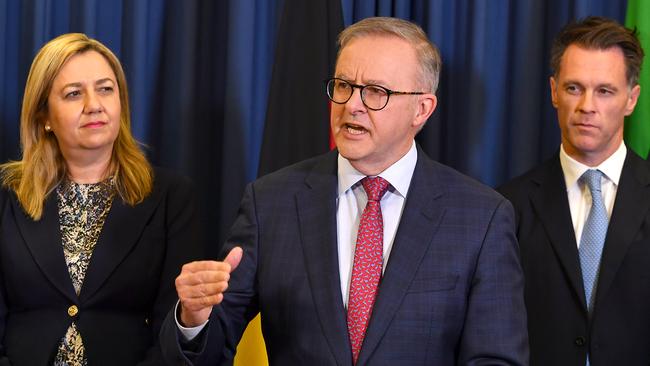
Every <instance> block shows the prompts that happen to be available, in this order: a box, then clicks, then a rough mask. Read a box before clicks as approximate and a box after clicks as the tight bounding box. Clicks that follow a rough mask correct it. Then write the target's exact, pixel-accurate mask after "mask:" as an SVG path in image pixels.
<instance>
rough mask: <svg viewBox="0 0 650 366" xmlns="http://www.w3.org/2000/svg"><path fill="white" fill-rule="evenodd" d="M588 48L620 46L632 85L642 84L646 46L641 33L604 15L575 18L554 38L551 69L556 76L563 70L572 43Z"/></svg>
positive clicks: (627, 75)
mask: <svg viewBox="0 0 650 366" xmlns="http://www.w3.org/2000/svg"><path fill="white" fill-rule="evenodd" d="M572 44H573V45H576V46H579V47H581V48H585V49H597V50H606V49H609V48H612V47H618V48H620V50H621V51H623V56H624V57H625V68H626V70H625V75H626V77H627V82H628V85H629V86H634V85H636V84H638V83H639V72H640V71H641V64H642V62H643V55H644V53H643V48H641V43H640V42H639V37H638V32H637V30H636V28H635V29H629V28H626V27H624V26H622V25H621V24H619V23H618V22H616V21H615V20H612V19H608V18H604V17H595V16H591V17H587V18H584V19H582V20H580V21H572V22H570V23H569V24H567V25H566V26H564V28H562V30H561V31H560V33H559V34H558V35H557V36H556V37H555V40H554V41H553V46H552V47H551V70H552V72H553V75H554V76H556V77H557V76H558V74H559V73H560V63H561V62H562V56H563V55H564V52H565V51H566V49H567V47H569V46H570V45H572Z"/></svg>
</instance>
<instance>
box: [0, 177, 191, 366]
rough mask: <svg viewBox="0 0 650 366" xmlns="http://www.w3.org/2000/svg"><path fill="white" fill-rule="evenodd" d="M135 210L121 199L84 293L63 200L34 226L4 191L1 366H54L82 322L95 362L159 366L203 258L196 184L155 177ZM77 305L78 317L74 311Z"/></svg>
mask: <svg viewBox="0 0 650 366" xmlns="http://www.w3.org/2000/svg"><path fill="white" fill-rule="evenodd" d="M154 179H155V182H154V189H153V192H152V193H151V195H150V196H149V197H147V198H146V199H145V201H144V202H142V203H140V204H138V205H136V206H134V207H132V206H128V205H126V204H124V203H123V202H122V200H121V199H120V198H119V196H116V197H115V199H114V201H113V205H112V207H111V210H110V212H109V214H108V217H107V218H106V221H105V223H104V227H103V229H102V232H101V233H100V235H99V239H98V241H97V244H96V246H95V250H94V252H93V255H92V259H91V263H90V266H89V268H88V270H87V272H86V276H85V280H84V283H83V286H82V289H81V293H80V295H79V296H77V295H76V294H75V291H74V288H73V286H72V282H71V280H70V275H69V273H68V268H67V267H66V263H65V259H64V255H63V248H62V244H61V235H60V231H59V215H58V206H57V198H56V194H50V196H49V198H48V199H47V201H46V203H45V209H44V213H43V216H42V218H41V220H40V221H33V220H32V219H31V218H29V216H27V215H26V214H25V213H24V211H23V210H22V208H21V207H20V205H19V204H18V202H17V200H16V197H15V195H14V193H13V192H9V191H7V190H5V189H3V190H2V191H1V193H0V220H1V221H0V336H1V337H2V343H1V348H0V365H40V366H43V365H51V364H52V359H53V356H54V355H55V354H56V350H57V347H58V345H59V342H60V341H61V338H62V337H63V336H64V335H65V332H66V330H67V328H68V327H69V326H70V324H71V322H72V321H73V320H74V321H75V323H76V324H77V328H78V329H79V331H80V333H81V336H82V339H83V342H84V345H85V351H86V356H87V358H88V362H89V364H90V365H135V364H137V363H139V362H142V364H150V365H160V364H162V363H163V362H162V361H161V358H160V357H161V355H160V349H159V347H158V342H157V341H156V340H157V334H158V331H159V329H160V324H161V322H162V320H163V319H164V317H165V314H166V313H167V312H168V310H169V307H170V306H172V305H173V303H174V301H175V299H176V293H175V288H174V278H175V276H177V275H178V273H179V272H180V268H181V266H182V264H183V263H185V262H188V261H190V260H194V259H196V258H199V257H201V256H202V255H203V248H202V247H201V246H200V245H201V244H200V243H199V241H198V240H197V229H196V224H197V219H196V215H195V211H194V199H193V192H192V190H191V187H190V185H189V182H187V181H186V180H183V179H181V178H180V177H177V176H175V175H171V174H170V173H167V172H164V171H162V170H156V171H155V178H154ZM72 305H76V306H77V307H78V309H79V312H78V314H77V315H76V316H74V317H71V316H70V315H68V308H69V307H70V306H72Z"/></svg>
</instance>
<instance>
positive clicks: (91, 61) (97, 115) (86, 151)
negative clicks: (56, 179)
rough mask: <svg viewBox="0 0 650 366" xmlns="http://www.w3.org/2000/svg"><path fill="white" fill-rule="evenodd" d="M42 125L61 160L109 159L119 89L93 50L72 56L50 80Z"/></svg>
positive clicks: (116, 125) (118, 109)
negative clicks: (59, 152)
mask: <svg viewBox="0 0 650 366" xmlns="http://www.w3.org/2000/svg"><path fill="white" fill-rule="evenodd" d="M47 102H48V110H47V119H46V121H45V125H46V126H49V128H51V131H52V133H54V135H55V136H56V139H57V141H58V143H59V147H60V149H61V152H62V153H63V157H64V158H65V159H66V160H69V159H76V160H79V159H81V160H85V161H93V160H95V159H110V155H111V153H112V150H113V143H114V142H115V140H116V139H117V134H118V132H119V129H120V112H121V105H120V90H119V88H118V85H117V79H116V78H115V73H114V72H113V69H111V66H110V65H109V64H108V62H107V61H106V59H105V58H104V56H102V55H101V54H100V53H98V52H96V51H87V52H83V53H79V54H76V55H74V56H72V57H71V58H70V59H69V60H68V61H67V62H66V63H65V64H64V65H63V67H62V68H61V70H60V71H59V74H58V75H57V76H56V77H55V78H54V82H53V84H52V90H51V91H50V95H49V96H48V99H47Z"/></svg>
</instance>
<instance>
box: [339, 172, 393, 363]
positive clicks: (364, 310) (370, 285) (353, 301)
mask: <svg viewBox="0 0 650 366" xmlns="http://www.w3.org/2000/svg"><path fill="white" fill-rule="evenodd" d="M361 184H362V185H363V189H364V190H365V191H366V194H367V195H368V203H367V204H366V207H365V208H364V210H363V213H362V215H361V220H360V221H359V231H358V233H357V244H356V247H355V250H354V262H353V265H352V279H351V281H350V296H349V300H348V319H347V321H348V333H349V336H350V345H351V346H352V358H353V362H354V363H355V364H356V362H357V359H358V358H359V352H360V351H361V345H362V344H363V338H364V337H365V334H366V329H367V328H368V321H369V319H370V314H371V313H372V307H373V305H374V304H375V298H376V295H377V288H378V287H379V279H380V278H381V269H382V255H383V246H384V222H383V217H382V215H381V204H380V201H381V198H382V197H383V196H384V194H385V193H386V191H387V190H388V182H387V181H386V180H385V179H383V178H381V177H374V178H371V177H366V178H364V179H362V180H361Z"/></svg>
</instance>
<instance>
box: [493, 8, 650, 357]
mask: <svg viewBox="0 0 650 366" xmlns="http://www.w3.org/2000/svg"><path fill="white" fill-rule="evenodd" d="M642 60H643V50H642V49H641V45H640V44H639V40H638V39H637V35H636V33H635V32H634V31H632V30H630V29H626V28H625V27H623V26H622V25H620V24H618V23H616V22H615V21H613V20H610V19H605V18H600V17H590V18H586V19H584V20H582V21H579V22H573V23H571V24H569V25H567V26H566V27H565V28H564V29H563V30H562V31H561V32H560V34H558V36H557V37H556V39H555V41H554V44H553V47H552V51H551V66H552V69H553V76H552V77H551V78H550V85H551V97H552V101H553V105H554V106H555V108H556V109H557V114H558V121H559V125H560V131H561V137H562V138H561V140H562V143H561V145H560V149H559V151H558V152H557V153H556V154H555V155H554V156H553V157H552V158H551V159H549V160H548V161H546V162H545V163H543V164H542V165H541V166H539V167H536V168H534V169H533V170H531V171H530V172H528V173H526V174H524V175H523V176H521V177H519V178H516V179H514V180H513V181H512V182H509V183H507V184H506V185H504V186H503V187H501V188H500V189H499V190H500V191H501V192H502V193H503V195H504V196H506V197H507V198H509V199H510V200H511V201H512V204H513V205H514V207H515V212H516V217H517V235H518V238H519V242H520V245H521V262H522V266H523V268H524V274H525V278H526V286H525V288H526V290H525V299H526V306H527V310H528V327H529V337H530V363H531V365H567V366H584V365H591V366H600V365H648V364H649V363H650V347H648V345H650V164H649V163H648V162H647V161H645V160H643V159H641V158H640V157H639V156H638V155H636V154H635V153H634V152H633V151H632V150H629V149H627V148H626V146H625V143H624V142H623V127H624V120H625V116H627V115H629V114H630V113H632V111H633V110H634V107H635V105H636V102H637V100H638V97H639V92H640V87H639V84H638V81H639V70H640V68H641V64H642ZM594 177H595V178H596V179H593V178H594ZM596 239H597V240H596Z"/></svg>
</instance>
